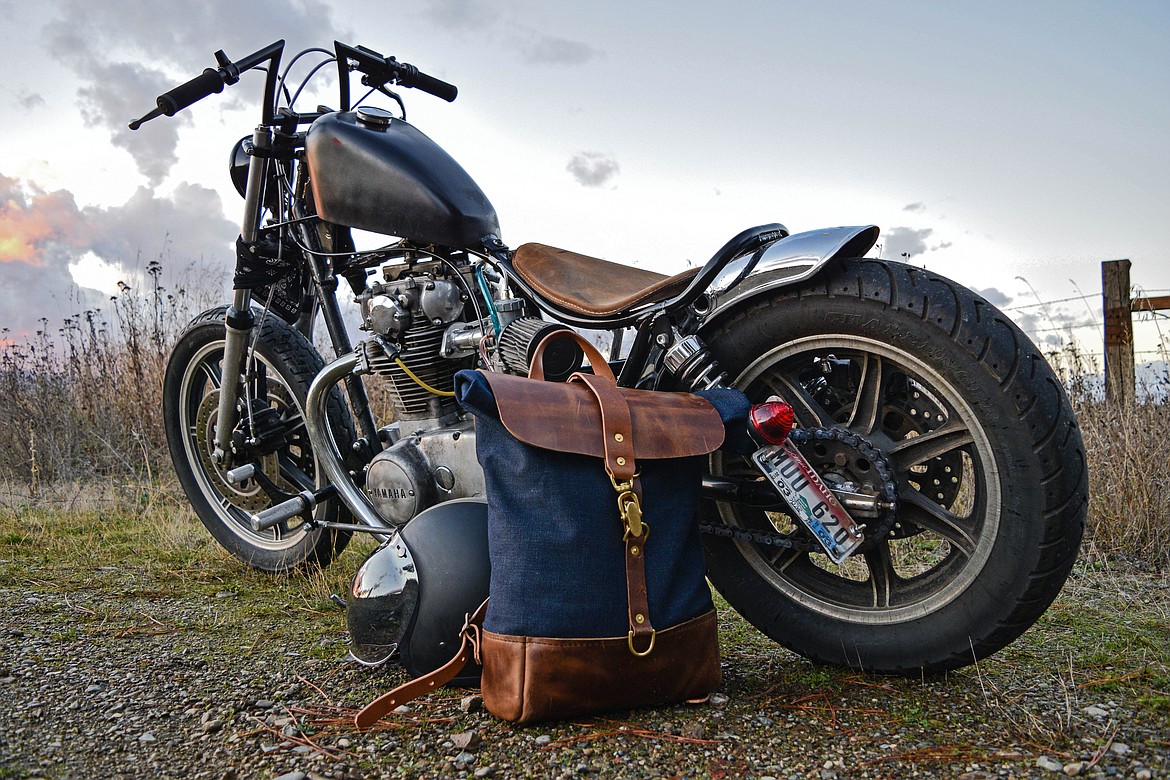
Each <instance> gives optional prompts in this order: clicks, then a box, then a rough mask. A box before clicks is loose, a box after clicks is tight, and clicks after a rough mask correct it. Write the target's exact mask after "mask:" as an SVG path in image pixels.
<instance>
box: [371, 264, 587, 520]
mask: <svg viewBox="0 0 1170 780" xmlns="http://www.w3.org/2000/svg"><path fill="white" fill-rule="evenodd" d="M383 276H384V278H383V280H382V281H379V282H374V283H373V284H371V285H370V286H369V287H368V288H367V289H366V290H365V292H363V293H362V294H361V295H359V296H358V298H357V302H358V303H359V305H360V306H361V310H362V329H363V330H365V331H367V332H369V334H370V336H369V337H368V338H367V339H365V340H363V341H362V342H361V344H359V345H358V350H359V351H360V353H361V356H362V362H363V365H364V368H365V369H366V371H368V372H369V373H373V374H376V375H378V376H381V377H383V378H384V379H385V380H386V385H387V392H388V395H389V401H390V405H391V406H392V407H393V415H394V422H393V423H392V424H391V425H389V426H387V427H386V428H384V429H383V430H382V435H383V439H384V440H385V441H386V442H387V443H388V444H389V446H388V447H387V448H386V449H385V450H383V451H382V452H380V453H378V454H377V455H376V456H374V459H373V460H372V461H371V462H370V464H369V466H368V467H367V470H366V492H367V494H368V495H369V496H370V499H371V501H372V502H373V504H374V507H375V508H376V509H377V510H378V513H379V514H381V515H382V517H384V518H385V519H386V520H387V521H389V522H391V523H393V524H395V525H402V524H405V523H407V522H408V521H410V519H411V518H413V517H414V516H415V515H417V514H418V513H419V512H421V511H422V510H424V509H426V508H427V507H429V506H432V505H434V504H436V503H438V502H440V501H447V500H450V499H455V498H471V497H475V496H482V495H483V493H484V487H483V485H484V481H483V472H482V470H481V469H480V466H479V462H478V461H477V460H476V456H475V430H474V428H473V427H472V423H471V420H470V419H468V418H465V417H464V416H463V415H462V414H460V410H459V407H458V405H457V404H456V402H455V400H454V398H452V397H451V396H450V395H444V394H449V393H450V392H451V391H452V389H453V387H454V381H453V378H454V375H455V372H457V371H459V370H460V369H462V368H474V367H475V365H476V356H477V354H482V355H483V356H484V357H489V358H490V362H491V367H492V368H493V369H495V370H497V371H505V372H508V373H514V374H521V375H523V374H527V372H528V364H529V362H530V361H531V358H532V353H533V351H534V350H535V347H536V344H538V343H539V342H540V340H541V339H542V338H544V337H545V336H546V335H547V334H548V333H549V332H551V331H553V330H557V329H562V328H564V326H563V325H558V324H555V323H551V322H546V321H544V320H542V319H541V318H539V317H532V316H524V314H525V311H524V302H523V301H522V300H520V299H516V298H512V299H505V300H498V301H495V302H494V305H493V309H494V312H495V317H494V318H493V317H490V316H485V317H480V316H478V313H487V312H486V308H485V305H484V301H483V299H482V298H479V299H478V300H477V301H475V302H473V301H472V300H471V295H473V294H477V293H474V292H473V290H475V287H474V286H473V284H472V271H471V270H470V269H468V270H466V271H465V273H464V275H461V276H457V275H455V274H453V273H449V272H446V267H445V266H444V265H442V264H440V263H424V264H413V265H410V266H386V267H385V268H384V269H383ZM476 304H478V313H477V306H476ZM497 323H498V326H499V328H500V332H499V334H498V335H497V333H496V327H497ZM489 347H490V349H491V352H492V354H491V355H490V356H489V355H488V354H487V349H488V348H489ZM581 360H582V355H581V350H580V347H578V346H577V345H576V344H575V343H572V342H567V341H566V342H564V343H557V344H554V345H552V347H551V348H550V349H549V350H548V351H547V352H546V355H545V360H544V364H545V373H546V377H547V378H548V379H551V380H553V381H558V380H560V381H563V380H564V379H567V378H568V376H569V375H570V374H571V373H572V372H573V371H576V370H577V369H578V368H579V367H580V365H581Z"/></svg>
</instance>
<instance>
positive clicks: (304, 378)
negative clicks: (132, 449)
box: [163, 307, 356, 572]
mask: <svg viewBox="0 0 1170 780" xmlns="http://www.w3.org/2000/svg"><path fill="white" fill-rule="evenodd" d="M225 312H226V309H225V308H224V307H220V308H217V309H211V310H209V311H206V312H203V313H202V314H200V315H199V316H198V317H196V318H195V319H194V320H193V321H192V322H191V324H190V325H188V326H187V328H186V329H185V330H184V331H183V332H182V334H180V336H179V339H178V341H177V343H176V344H175V348H174V350H173V351H172V352H171V357H170V360H169V362H168V363H167V372H166V378H165V379H164V380H163V423H164V426H165V429H166V435H167V445H168V447H169V449H170V454H171V461H172V462H173V463H174V466H175V472H176V474H177V475H178V477H179V482H180V484H181V485H182V486H183V490H184V491H185V492H186V494H187V498H188V500H190V502H191V506H192V507H193V508H194V509H195V513H196V514H197V515H198V516H199V519H200V521H202V523H203V525H205V526H206V527H207V530H208V531H210V532H211V534H212V536H214V537H215V539H216V541H218V542H219V543H220V544H221V545H223V547H224V548H225V549H227V550H228V551H229V552H231V553H232V554H233V555H235V556H236V557H238V558H240V559H241V560H243V561H244V562H245V563H247V564H248V565H249V566H252V567H253V568H256V569H260V570H262V571H268V572H280V571H287V570H289V569H293V568H297V567H301V566H305V565H322V566H323V565H326V564H328V563H329V562H330V561H331V560H332V559H333V556H334V555H336V554H337V553H339V552H341V550H342V549H343V548H344V547H345V545H346V543H347V542H348V541H349V534H348V533H337V532H334V531H328V530H325V529H321V528H316V529H313V530H309V529H307V528H305V525H304V523H303V522H302V521H300V520H299V519H297V518H293V520H290V521H288V522H287V523H281V524H280V525H277V526H275V527H273V528H270V529H267V530H264V531H253V530H252V527H251V525H250V523H249V516H250V515H251V514H253V513H256V512H258V511H260V510H261V509H265V508H267V507H269V506H271V505H273V504H274V503H278V501H277V500H276V499H279V498H281V497H287V496H289V495H291V494H295V493H299V492H300V491H302V490H304V489H305V488H306V487H312V486H314V485H316V484H317V481H318V474H319V473H320V472H319V470H318V468H317V458H316V456H315V454H314V453H313V451H312V448H311V446H310V444H309V437H308V431H307V429H306V428H305V419H304V404H305V395H306V393H307V392H308V389H309V384H310V383H311V382H312V380H313V377H314V376H315V375H316V374H317V372H319V371H320V370H321V369H322V367H323V365H324V364H323V361H322V360H321V356H320V355H319V354H318V353H317V351H316V350H314V349H313V347H312V346H311V345H310V344H309V342H308V341H307V340H306V339H305V337H304V336H302V335H301V334H300V333H299V332H297V331H296V330H294V329H293V328H292V327H290V326H289V325H287V324H286V323H285V322H284V321H282V320H280V319H278V318H276V317H272V316H269V317H265V318H264V322H263V324H262V325H259V326H258V333H257V334H254V335H256V342H255V350H254V352H253V353H252V354H253V360H251V361H250V362H249V365H248V368H247V372H246V378H247V381H246V382H245V383H244V384H243V385H242V386H241V393H243V394H246V396H247V403H246V404H245V403H242V402H241V403H239V404H237V406H238V407H239V408H240V421H239V422H238V423H237V425H236V430H235V432H234V439H235V441H236V445H237V447H238V451H237V453H236V461H235V462H234V463H232V464H230V465H231V466H240V465H243V464H245V463H251V464H253V465H255V467H256V469H257V472H258V473H257V476H256V477H254V478H249V479H246V480H244V481H242V482H238V483H234V482H232V481H231V480H229V479H228V477H227V470H228V468H230V466H228V467H225V466H224V465H223V464H221V463H218V462H216V460H215V459H214V458H213V457H212V453H213V452H214V450H215V433H216V418H217V416H218V412H219V388H220V385H221V381H220V377H221V370H222V362H223V350H224V314H225ZM328 416H329V424H330V426H331V428H332V429H333V431H334V436H335V438H337V439H338V440H339V441H342V442H343V443H348V442H350V441H353V440H354V438H356V435H355V434H354V432H353V423H352V422H351V420H350V417H349V414H348V412H347V411H346V408H345V405H344V401H343V400H342V397H341V393H340V391H338V389H337V388H333V389H332V391H331V393H330V397H329V401H328ZM337 514H338V508H337V501H336V500H333V501H326V502H323V503H322V504H320V505H319V506H318V507H317V509H316V510H315V514H314V517H315V518H316V519H318V520H333V519H336V517H337Z"/></svg>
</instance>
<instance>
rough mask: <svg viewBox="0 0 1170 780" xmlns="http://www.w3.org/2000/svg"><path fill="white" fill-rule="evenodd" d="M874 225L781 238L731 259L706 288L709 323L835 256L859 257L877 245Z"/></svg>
mask: <svg viewBox="0 0 1170 780" xmlns="http://www.w3.org/2000/svg"><path fill="white" fill-rule="evenodd" d="M880 232H881V231H880V230H879V228H878V227H877V226H876V225H864V226H854V227H834V228H824V229H822V230H810V231H808V232H806V233H796V234H794V235H791V236H787V237H786V238H782V239H780V240H779V241H776V242H775V243H773V244H769V245H768V246H767V247H765V248H764V249H762V250H760V251H758V252H754V253H752V254H747V255H743V256H741V257H738V258H736V259H735V260H732V261H731V262H730V263H728V264H727V267H725V268H724V269H723V271H722V272H721V273H720V274H719V276H717V277H715V281H714V282H712V283H711V286H710V287H709V288H707V300H708V304H709V305H708V310H707V311H706V312H704V319H706V320H708V321H710V320H711V319H712V318H714V317H717V316H719V315H720V314H721V313H723V312H725V311H728V310H729V309H731V308H733V307H735V306H737V305H738V304H740V303H741V302H743V301H746V300H748V299H749V298H755V297H756V296H758V295H760V294H762V293H765V292H768V291H770V290H774V289H776V288H778V287H785V286H788V285H791V284H798V283H800V282H803V281H804V280H806V279H808V278H810V277H811V276H813V275H814V274H816V272H817V271H819V270H820V269H821V268H823V267H824V266H825V264H826V263H828V262H829V261H830V260H832V259H833V258H834V257H861V256H862V255H864V254H865V253H866V252H868V251H869V250H870V248H872V247H873V245H874V244H875V243H876V242H877V239H878V234H879V233H880Z"/></svg>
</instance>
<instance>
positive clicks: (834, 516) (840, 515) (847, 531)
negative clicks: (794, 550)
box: [752, 441, 865, 564]
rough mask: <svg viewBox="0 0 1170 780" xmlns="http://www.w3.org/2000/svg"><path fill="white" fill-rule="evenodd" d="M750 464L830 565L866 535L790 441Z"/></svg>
mask: <svg viewBox="0 0 1170 780" xmlns="http://www.w3.org/2000/svg"><path fill="white" fill-rule="evenodd" d="M752 462H753V463H755V464H756V467H757V468H759V470H760V471H761V472H763V474H764V476H765V477H767V478H768V481H769V482H771V483H772V484H773V485H774V486H775V488H776V490H777V492H779V493H780V495H781V496H782V497H783V498H784V500H785V502H787V503H788V506H789V507H791V508H792V512H793V514H794V515H796V518H797V519H798V520H800V522H802V523H804V526H805V527H806V528H808V530H809V531H811V532H812V535H813V536H815V537H816V539H817V541H818V542H820V543H821V547H824V548H825V553H826V554H828V556H829V558H830V559H832V561H833V563H838V564H839V563H842V562H844V560H845V559H846V558H848V557H849V556H850V555H851V554H852V553H853V551H854V550H856V549H857V548H858V547H859V546H860V545H861V543H862V542H863V541H865V535H864V534H863V533H862V530H863V528H862V527H860V526H858V525H857V523H855V522H853V518H852V517H850V516H849V513H848V512H846V511H845V507H843V506H841V502H839V501H838V500H837V498H836V496H834V495H833V493H832V492H831V491H830V490H829V488H828V486H827V485H825V483H824V481H823V480H822V479H821V478H820V476H819V475H818V474H817V473H816V471H815V470H813V467H812V466H811V465H809V462H808V461H807V460H805V458H804V456H803V455H801V454H800V451H799V450H798V449H796V445H794V444H793V443H792V442H791V441H786V442H784V443H783V444H780V445H772V446H768V447H764V448H763V449H760V450H757V451H756V453H755V454H753V455H752Z"/></svg>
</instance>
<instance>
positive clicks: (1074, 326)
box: [1001, 260, 1170, 403]
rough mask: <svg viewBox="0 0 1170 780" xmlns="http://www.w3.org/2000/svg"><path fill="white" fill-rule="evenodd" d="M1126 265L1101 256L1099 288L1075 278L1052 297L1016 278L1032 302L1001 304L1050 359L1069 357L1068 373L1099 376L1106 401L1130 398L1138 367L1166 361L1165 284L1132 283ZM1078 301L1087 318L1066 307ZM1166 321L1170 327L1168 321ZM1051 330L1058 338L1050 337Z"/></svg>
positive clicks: (1168, 294) (1168, 300) (1169, 313)
mask: <svg viewBox="0 0 1170 780" xmlns="http://www.w3.org/2000/svg"><path fill="white" fill-rule="evenodd" d="M1130 267H1131V263H1130V261H1129V260H1107V261H1104V262H1102V264H1101V279H1102V282H1101V292H1100V293H1090V294H1085V293H1083V292H1082V291H1081V290H1080V288H1079V287H1077V286H1076V283H1075V282H1074V283H1073V286H1074V288H1076V290H1077V292H1078V293H1079V294H1078V295H1070V296H1067V297H1063V298H1053V299H1042V298H1041V297H1040V295H1039V294H1038V293H1037V292H1036V290H1035V289H1034V288H1032V286H1031V284H1028V281H1027V280H1026V279H1023V277H1018V278H1019V279H1021V280H1022V281H1023V282H1024V283H1025V284H1028V287H1029V289H1030V290H1031V292H1032V294H1033V295H1034V296H1035V298H1036V301H1035V302H1034V303H1019V304H1015V305H1012V306H1005V307H1003V308H1002V309H1001V311H1003V312H1004V313H1005V314H1006V315H1008V316H1009V317H1011V318H1012V319H1013V320H1014V321H1015V322H1016V324H1018V325H1019V326H1020V328H1021V330H1023V331H1024V333H1026V334H1027V335H1028V337H1029V338H1031V339H1032V340H1033V341H1035V342H1036V343H1037V344H1038V345H1040V346H1041V348H1042V349H1043V350H1044V351H1045V352H1046V354H1048V355H1049V358H1050V360H1051V359H1053V358H1061V357H1069V356H1071V357H1072V358H1074V362H1075V363H1077V364H1078V365H1076V366H1074V367H1073V368H1071V369H1070V372H1071V373H1074V374H1076V373H1080V374H1095V375H1097V376H1098V377H1103V379H1104V383H1103V390H1104V395H1105V397H1106V399H1107V400H1109V401H1117V402H1122V403H1127V402H1131V401H1133V400H1135V391H1136V388H1135V377H1136V376H1137V374H1138V370H1137V369H1138V368H1140V367H1141V366H1142V365H1148V364H1152V363H1156V362H1159V361H1161V362H1170V340H1168V339H1167V336H1166V333H1165V332H1164V331H1163V328H1162V323H1163V322H1164V321H1170V289H1168V288H1145V287H1142V286H1140V285H1132V284H1131V283H1130ZM1077 303H1082V304H1083V305H1084V306H1085V309H1086V312H1087V314H1088V320H1087V321H1086V320H1084V319H1083V316H1082V317H1076V316H1074V315H1073V314H1072V313H1071V312H1069V311H1068V306H1069V304H1073V305H1075V304H1077ZM1055 307H1064V308H1063V309H1056V308H1055ZM1135 324H1136V325H1138V326H1139V329H1143V330H1144V338H1143V339H1142V340H1141V341H1142V347H1143V348H1141V349H1137V348H1136V347H1135V343H1136V342H1135V338H1134V333H1135ZM1167 325H1168V328H1170V322H1168V323H1167ZM1087 333H1094V335H1093V336H1088V335H1086V334H1087ZM1053 334H1059V336H1060V338H1053ZM1086 342H1089V343H1090V344H1091V345H1092V346H1086ZM1098 345H1099V346H1098Z"/></svg>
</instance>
